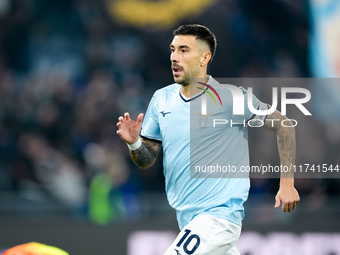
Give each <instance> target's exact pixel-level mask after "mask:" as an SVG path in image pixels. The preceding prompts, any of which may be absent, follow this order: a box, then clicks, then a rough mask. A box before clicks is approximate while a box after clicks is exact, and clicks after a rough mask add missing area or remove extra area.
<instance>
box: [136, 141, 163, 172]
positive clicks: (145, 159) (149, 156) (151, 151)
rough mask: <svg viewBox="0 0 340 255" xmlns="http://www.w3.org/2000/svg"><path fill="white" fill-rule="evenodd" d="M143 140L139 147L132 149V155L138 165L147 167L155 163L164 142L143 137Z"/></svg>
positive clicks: (143, 167)
mask: <svg viewBox="0 0 340 255" xmlns="http://www.w3.org/2000/svg"><path fill="white" fill-rule="evenodd" d="M142 142H143V143H142V145H141V147H140V148H139V149H137V150H133V151H131V150H130V155H131V158H132V160H133V162H135V164H136V165H137V166H139V167H140V168H142V169H146V168H149V167H150V166H152V165H153V164H154V163H155V161H156V158H157V155H158V152H159V151H160V148H161V145H162V143H161V142H157V141H153V140H149V139H144V138H142Z"/></svg>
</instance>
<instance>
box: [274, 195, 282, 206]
mask: <svg viewBox="0 0 340 255" xmlns="http://www.w3.org/2000/svg"><path fill="white" fill-rule="evenodd" d="M280 204H281V201H280V198H279V197H278V196H276V197H275V205H274V208H279V207H280Z"/></svg>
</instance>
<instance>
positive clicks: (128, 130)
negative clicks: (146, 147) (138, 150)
mask: <svg viewBox="0 0 340 255" xmlns="http://www.w3.org/2000/svg"><path fill="white" fill-rule="evenodd" d="M143 117H144V114H143V113H140V114H139V115H138V117H137V122H136V121H133V120H132V119H131V118H130V114H129V113H128V112H126V113H124V117H122V116H120V117H119V118H118V123H117V127H118V130H117V135H119V136H120V138H121V139H122V140H123V141H124V142H127V143H129V144H133V143H135V142H136V141H137V140H138V137H139V133H140V130H141V128H142V121H143Z"/></svg>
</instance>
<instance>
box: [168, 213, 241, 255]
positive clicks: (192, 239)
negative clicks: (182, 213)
mask: <svg viewBox="0 0 340 255" xmlns="http://www.w3.org/2000/svg"><path fill="white" fill-rule="evenodd" d="M240 234H241V227H240V226H239V225H236V224H234V223H231V222H230V221H227V220H224V219H219V218H216V217H213V216H211V215H207V214H201V215H198V216H197V217H195V218H194V219H193V220H192V221H190V222H189V224H188V225H186V226H185V227H184V228H183V230H182V231H181V232H180V233H179V234H178V236H177V238H176V239H175V241H174V242H173V243H172V244H171V246H170V247H169V248H168V249H167V251H166V252H165V253H164V255H186V254H193V255H239V254H240V253H239V252H238V251H237V249H236V247H235V243H236V242H237V240H238V239H239V237H240Z"/></svg>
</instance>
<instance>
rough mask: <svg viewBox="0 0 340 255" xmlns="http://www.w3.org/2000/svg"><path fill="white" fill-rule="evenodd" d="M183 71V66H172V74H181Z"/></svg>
mask: <svg viewBox="0 0 340 255" xmlns="http://www.w3.org/2000/svg"><path fill="white" fill-rule="evenodd" d="M182 73H183V68H182V67H178V66H173V67H172V74H173V75H180V74H182Z"/></svg>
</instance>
